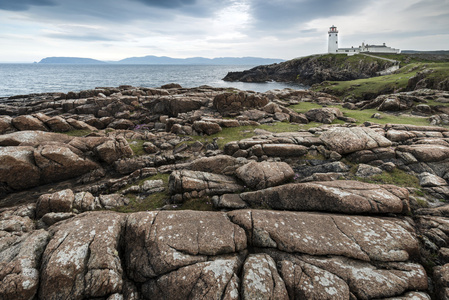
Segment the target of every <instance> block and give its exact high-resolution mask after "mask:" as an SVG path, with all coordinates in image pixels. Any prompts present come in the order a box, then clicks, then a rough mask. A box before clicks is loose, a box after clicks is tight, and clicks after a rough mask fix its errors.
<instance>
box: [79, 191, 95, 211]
mask: <svg viewBox="0 0 449 300" xmlns="http://www.w3.org/2000/svg"><path fill="white" fill-rule="evenodd" d="M73 208H74V209H76V210H78V211H80V212H83V211H91V210H95V209H99V208H101V204H100V202H99V199H96V198H95V197H94V196H93V195H92V194H91V193H89V192H80V193H76V194H75V198H74V200H73Z"/></svg>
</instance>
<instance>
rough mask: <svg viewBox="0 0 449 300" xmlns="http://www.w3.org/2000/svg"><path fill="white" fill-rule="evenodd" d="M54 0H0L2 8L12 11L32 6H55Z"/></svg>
mask: <svg viewBox="0 0 449 300" xmlns="http://www.w3.org/2000/svg"><path fill="white" fill-rule="evenodd" d="M54 5H56V4H55V3H54V2H53V1H52V0H2V1H0V9H2V10H11V11H24V10H28V9H29V8H30V6H54Z"/></svg>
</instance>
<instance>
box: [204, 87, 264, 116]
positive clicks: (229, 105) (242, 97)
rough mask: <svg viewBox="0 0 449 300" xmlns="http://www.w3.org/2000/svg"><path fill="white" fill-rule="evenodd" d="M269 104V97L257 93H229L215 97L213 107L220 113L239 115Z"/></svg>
mask: <svg viewBox="0 0 449 300" xmlns="http://www.w3.org/2000/svg"><path fill="white" fill-rule="evenodd" d="M268 102H269V100H268V97H267V96H265V95H261V94H257V93H248V92H239V93H232V92H227V93H223V94H219V95H217V96H215V98H214V101H213V106H214V108H215V109H216V110H218V111H219V112H220V113H225V114H228V113H231V114H232V113H237V112H240V111H243V110H245V109H251V108H261V107H264V106H265V105H267V104H268Z"/></svg>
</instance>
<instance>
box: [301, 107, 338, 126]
mask: <svg viewBox="0 0 449 300" xmlns="http://www.w3.org/2000/svg"><path fill="white" fill-rule="evenodd" d="M306 117H307V119H309V121H315V122H319V123H324V124H331V123H332V122H333V121H334V120H335V119H338V118H342V117H343V113H342V112H341V111H340V110H339V109H338V108H334V107H324V108H314V109H311V110H309V111H308V112H306Z"/></svg>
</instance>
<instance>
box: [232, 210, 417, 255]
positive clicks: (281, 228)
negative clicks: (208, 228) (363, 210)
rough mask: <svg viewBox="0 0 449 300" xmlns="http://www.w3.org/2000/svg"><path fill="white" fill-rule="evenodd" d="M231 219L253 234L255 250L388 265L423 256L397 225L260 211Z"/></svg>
mask: <svg viewBox="0 0 449 300" xmlns="http://www.w3.org/2000/svg"><path fill="white" fill-rule="evenodd" d="M228 215H229V217H230V218H231V220H232V221H233V222H234V223H236V224H238V225H240V226H242V227H243V228H245V230H246V232H248V233H249V237H248V239H249V243H250V244H251V245H252V246H253V247H260V248H277V249H279V250H281V251H285V252H290V253H296V252H298V253H305V254H310V255H340V256H345V257H351V258H354V259H358V260H362V261H372V260H375V261H384V262H388V261H399V262H402V261H408V260H410V259H412V258H413V257H416V256H417V255H418V253H419V243H418V240H417V239H416V236H415V234H414V233H413V230H412V228H411V227H410V225H408V224H407V223H406V222H403V221H399V220H386V219H381V218H373V217H361V216H345V215H331V214H318V213H306V212H289V211H280V212H278V211H259V210H237V211H232V212H229V213H228Z"/></svg>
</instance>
